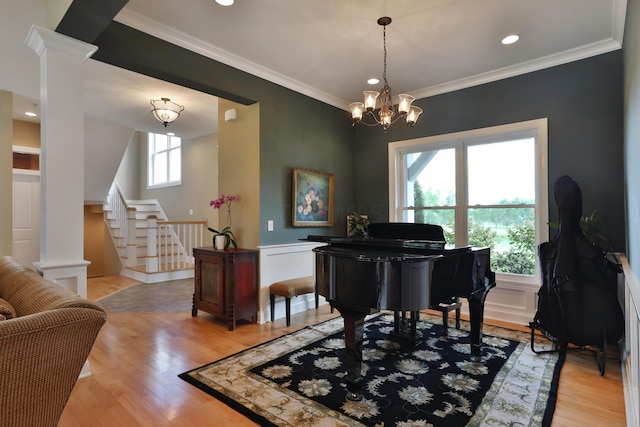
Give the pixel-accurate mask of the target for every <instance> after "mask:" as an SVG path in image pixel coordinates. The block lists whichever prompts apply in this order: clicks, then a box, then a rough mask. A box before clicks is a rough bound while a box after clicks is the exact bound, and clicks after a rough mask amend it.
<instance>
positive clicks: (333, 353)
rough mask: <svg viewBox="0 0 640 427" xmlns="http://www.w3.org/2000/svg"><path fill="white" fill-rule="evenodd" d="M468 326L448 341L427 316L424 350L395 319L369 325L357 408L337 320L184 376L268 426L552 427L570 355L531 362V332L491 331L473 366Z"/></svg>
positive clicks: (384, 317)
mask: <svg viewBox="0 0 640 427" xmlns="http://www.w3.org/2000/svg"><path fill="white" fill-rule="evenodd" d="M462 323H463V325H462V329H460V330H456V329H454V328H450V329H449V335H448V336H445V335H443V330H442V326H441V323H440V322H439V318H438V317H436V316H432V315H430V314H426V313H422V314H421V319H420V321H419V322H418V328H419V330H420V331H421V333H422V335H423V337H424V339H423V342H422V343H421V344H420V345H418V346H416V347H407V346H403V345H401V344H400V343H399V342H396V341H394V339H393V338H392V337H391V336H390V334H389V332H390V331H391V330H392V328H393V316H392V315H391V314H390V313H381V314H377V315H374V316H371V317H368V318H367V319H366V321H365V333H364V343H363V359H364V362H363V367H362V373H363V387H362V392H363V395H364V398H363V399H362V400H361V401H359V402H352V401H348V400H346V399H345V392H346V366H345V362H344V353H345V350H344V338H343V334H342V329H343V322H342V318H340V317H338V318H336V319H332V320H329V321H326V322H323V323H320V324H318V325H314V326H310V327H307V328H304V329H302V330H300V331H297V332H294V333H292V334H289V335H286V336H283V337H280V338H277V339H275V340H272V341H270V342H267V343H265V344H261V345H258V346H256V347H253V348H250V349H248V350H245V351H242V352H240V353H237V354H235V355H232V356H229V357H227V358H225V359H222V360H219V361H217V362H214V363H211V364H208V365H205V366H202V367H200V368H197V369H194V370H192V371H189V372H185V373H183V374H181V375H180V378H182V379H184V380H185V381H188V382H189V383H191V384H193V385H195V386H197V387H199V388H201V389H202V390H204V391H206V392H207V393H209V394H211V395H212V396H214V397H216V398H218V399H220V400H222V401H223V402H225V403H226V404H228V405H230V406H231V407H233V408H234V409H236V410H238V411H240V412H241V413H243V414H244V415H246V416H247V417H249V418H251V419H253V420H254V421H256V422H258V423H259V424H260V425H266V426H271V425H274V426H402V427H404V426H425V427H426V426H465V425H466V426H480V425H519V426H549V425H550V424H551V417H552V416H553V410H554V408H555V399H556V391H557V386H558V380H559V374H560V369H561V367H562V363H563V361H564V356H563V354H558V353H546V354H534V353H533V352H532V351H531V348H530V345H529V339H530V334H527V333H523V332H518V331H512V330H507V329H502V328H496V327H491V326H487V325H485V327H484V337H483V348H482V356H483V361H482V362H472V361H470V357H469V354H470V345H469V342H470V338H469V332H468V324H467V323H466V322H462ZM546 342H547V341H546V340H544V339H541V340H540V342H539V343H538V342H536V348H537V349H538V348H542V347H544V346H545V345H548V344H546Z"/></svg>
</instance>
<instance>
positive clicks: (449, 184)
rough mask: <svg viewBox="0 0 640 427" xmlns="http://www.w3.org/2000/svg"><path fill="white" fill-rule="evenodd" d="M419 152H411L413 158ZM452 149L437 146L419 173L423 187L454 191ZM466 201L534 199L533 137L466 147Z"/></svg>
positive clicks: (530, 200)
mask: <svg viewBox="0 0 640 427" xmlns="http://www.w3.org/2000/svg"><path fill="white" fill-rule="evenodd" d="M419 154H420V153H415V154H413V155H411V156H412V157H413V159H412V160H414V159H415V158H416V157H417V156H418V155H419ZM454 156H455V151H454V150H453V149H445V150H440V151H438V153H437V154H436V155H435V157H434V158H433V159H432V160H431V161H430V162H429V164H428V165H427V166H426V167H425V168H424V169H423V170H422V171H421V172H420V174H419V175H418V178H417V179H418V181H419V182H420V185H421V186H422V189H423V190H424V191H429V190H431V191H434V192H435V191H439V192H440V194H441V196H442V197H446V195H447V194H455V169H454V167H455V166H454V165H455V158H454ZM467 163H468V173H469V189H468V191H469V204H470V205H476V204H479V205H492V204H497V203H498V202H499V201H501V200H507V201H513V200H515V199H516V198H519V200H522V201H527V202H530V203H534V200H535V146H534V138H527V139H519V140H514V141H506V142H496V143H492V144H480V145H471V146H469V147H468V157H467Z"/></svg>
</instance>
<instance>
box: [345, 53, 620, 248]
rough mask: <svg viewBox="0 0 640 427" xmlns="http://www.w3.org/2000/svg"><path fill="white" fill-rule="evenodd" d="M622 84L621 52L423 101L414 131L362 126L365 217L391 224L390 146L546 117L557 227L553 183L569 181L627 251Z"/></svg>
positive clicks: (359, 176) (358, 191)
mask: <svg viewBox="0 0 640 427" xmlns="http://www.w3.org/2000/svg"><path fill="white" fill-rule="evenodd" d="M622 84H623V83H622V53H621V51H615V52H611V53H607V54H604V55H599V56H596V57H592V58H589V59H584V60H581V61H576V62H572V63H570V64H565V65H561V66H557V67H553V68H548V69H545V70H541V71H537V72H533V73H528V74H524V75H521V76H517V77H512V78H509V79H505V80H501V81H497V82H493V83H487V84H484V85H481V86H476V87H472V88H468V89H464V90H459V91H456V92H451V93H447V94H443V95H439V96H434V97H430V98H425V99H420V100H418V101H417V105H418V106H420V107H421V108H423V109H424V113H423V114H422V116H421V117H420V121H419V122H418V125H417V126H416V128H415V129H390V130H389V131H387V133H386V134H385V133H383V132H382V130H381V129H378V128H365V127H359V128H358V129H357V131H356V137H355V150H356V152H357V153H358V155H357V159H358V161H357V162H355V163H354V171H355V193H354V194H355V196H354V200H355V203H356V205H357V206H358V210H359V211H360V212H364V213H369V214H370V215H372V220H373V221H384V220H387V219H388V211H389V207H388V200H389V196H388V194H389V190H388V151H387V150H388V143H389V142H392V141H400V140H404V139H412V138H420V137H424V136H431V135H438V134H444V133H451V132H458V131H464V130H470V129H478V128H483V127H488V126H496V125H502V124H507V123H513V122H520V121H525V120H532V119H539V118H544V117H547V118H548V120H549V170H548V178H549V187H550V188H549V195H550V199H551V200H550V201H549V211H550V212H549V213H550V221H557V208H556V205H555V201H554V200H553V190H552V189H553V183H554V182H555V180H556V179H557V178H559V177H560V176H562V175H569V176H571V177H572V178H573V179H574V180H575V181H576V182H578V184H579V185H580V187H581V189H582V192H583V213H585V214H588V213H591V212H592V211H593V210H594V209H597V210H598V212H599V213H602V214H604V215H605V216H606V217H607V219H608V222H607V228H606V230H603V231H604V232H605V233H606V234H608V236H609V237H610V240H611V242H612V243H613V245H614V247H615V248H616V249H618V250H624V248H625V242H626V239H625V227H624V175H623V132H622V130H623V123H622V109H623V99H622ZM487 167H491V165H487ZM371 171H378V172H377V173H371ZM505 178H507V177H505ZM553 234H554V232H553V231H552V232H551V235H553Z"/></svg>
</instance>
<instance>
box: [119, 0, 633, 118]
mask: <svg viewBox="0 0 640 427" xmlns="http://www.w3.org/2000/svg"><path fill="white" fill-rule="evenodd" d="M626 10H627V0H614V1H613V3H612V14H611V16H612V25H611V37H610V38H609V39H606V40H602V41H599V42H596V43H592V44H589V45H585V46H581V47H578V48H575V49H570V50H566V51H564V52H560V53H557V54H553V55H548V56H546V57H542V58H538V59H535V60H532V61H527V62H522V63H519V64H515V65H512V66H508V67H503V68H500V69H497V70H492V71H489V72H486V73H481V74H476V75H474V76H470V77H465V78H462V79H458V80H453V81H450V82H445V83H442V84H437V85H433V86H428V87H425V88H423V89H418V90H415V91H412V92H410V94H411V95H412V96H415V97H416V99H421V98H427V97H430V96H435V95H440V94H443V93H447V92H453V91H456V90H460V89H466V88H469V87H473V86H478V85H481V84H485V83H490V82H493V81H498V80H502V79H506V78H509V77H514V76H518V75H522V74H526V73H530V72H533V71H539V70H542V69H545V68H549V67H554V66H557V65H562V64H566V63H569V62H573V61H578V60H580V59H585V58H589V57H592V56H596V55H601V54H603V53H607V52H611V51H614V50H617V49H620V48H621V47H622V38H623V34H624V24H625V17H626ZM115 20H116V21H118V22H120V23H121V24H124V25H127V26H129V27H132V28H135V29H137V30H139V31H143V32H145V33H147V34H150V35H152V36H154V37H157V38H159V39H162V40H165V41H167V42H170V43H173V44H175V45H177V46H180V47H183V48H185V49H188V50H191V51H193V52H196V53H199V54H201V55H204V56H206V57H208V58H211V59H213V60H216V61H218V62H221V63H223V64H226V65H229V66H231V67H234V68H237V69H239V70H241V71H245V72H247V73H250V74H253V75H255V76H257V77H260V78H262V79H265V80H268V81H270V82H272V83H275V84H278V85H280V86H283V87H286V88H288V89H291V90H293V91H295V92H299V93H301V94H304V95H307V96H309V97H311V98H314V99H317V100H319V101H321V102H324V103H326V104H329V105H332V106H334V107H336V108H340V109H341V110H345V111H348V108H347V105H348V104H349V101H348V100H344V99H340V98H338V97H335V96H333V95H330V94H328V93H326V92H323V91H320V90H318V89H316V88H314V87H311V86H309V85H307V84H305V83H302V82H300V81H297V80H294V79H291V78H290V77H287V76H285V75H283V74H280V73H278V72H276V71H274V70H272V69H270V68H267V67H264V66H262V65H260V64H256V63H255V62H252V61H248V60H246V59H245V58H242V57H240V56H238V55H235V54H233V53H231V52H228V51H226V50H223V49H220V48H218V47H216V46H214V45H212V44H209V43H205V42H203V41H202V40H198V39H196V38H194V37H192V36H190V35H188V34H185V33H183V32H180V31H176V30H175V29H173V28H170V27H168V26H166V25H164V24H161V23H158V22H156V21H154V20H152V19H149V18H147V17H146V16H144V15H141V14H139V13H137V12H132V11H130V10H127V9H124V10H122V11H121V12H120V13H119V14H118V15H117V16H116V19H115Z"/></svg>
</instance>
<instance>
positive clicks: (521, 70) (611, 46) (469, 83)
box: [410, 39, 621, 99]
mask: <svg viewBox="0 0 640 427" xmlns="http://www.w3.org/2000/svg"><path fill="white" fill-rule="evenodd" d="M620 46H621V45H620V43H619V42H618V41H616V40H612V39H609V40H605V41H601V42H597V43H593V44H590V45H586V46H582V47H579V48H575V49H570V50H566V51H564V52H560V53H557V54H553V55H549V56H545V57H542V58H538V59H535V60H532V61H527V62H521V63H520V64H516V65H512V66H509V67H503V68H499V69H496V70H491V71H489V72H486V73H481V74H476V75H474V76H470V77H465V78H462V79H458V80H453V81H450V82H446V83H442V84H439V85H434V86H429V87H426V88H423V89H420V90H416V91H413V92H410V95H412V96H415V97H416V99H420V98H427V97H430V96H435V95H441V94H443V93H447V92H453V91H455V90H460V89H466V88H470V87H473V86H479V85H481V84H485V83H491V82H495V81H498V80H502V79H507V78H509V77H514V76H519V75H521V74H526V73H530V72H533V71H539V70H543V69H545V68H550V67H555V66H556V65H562V64H567V63H569V62H573V61H578V60H580V59H585V58H589V57H592V56H596V55H601V54H603V53H607V52H611V51H613V50H617V49H620Z"/></svg>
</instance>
